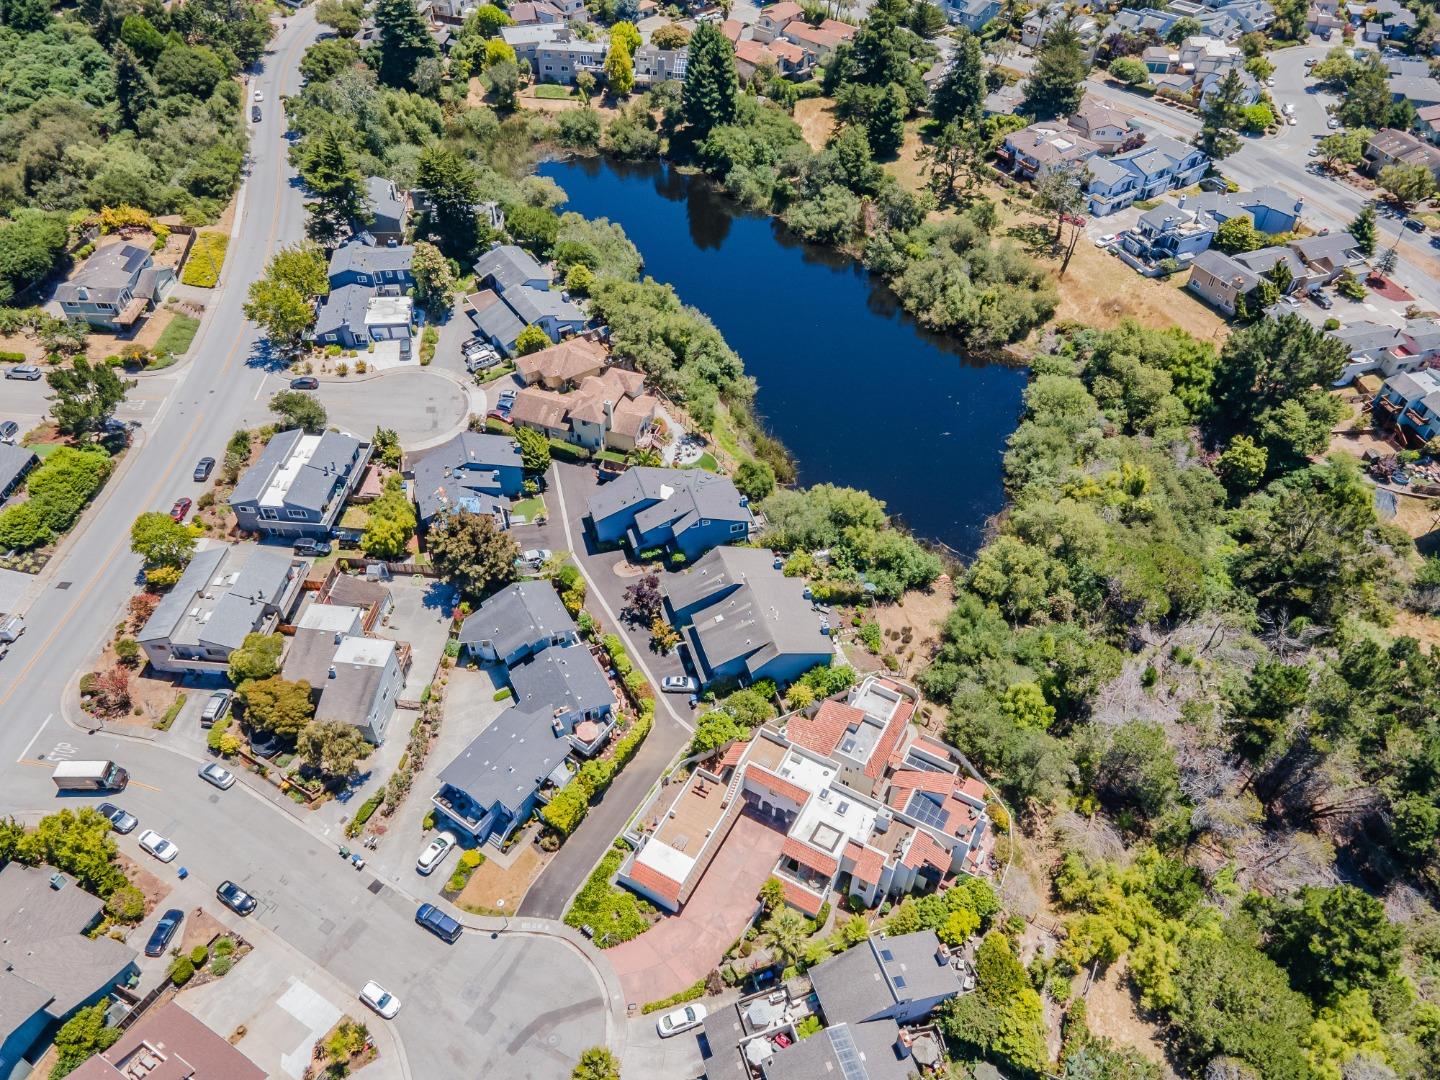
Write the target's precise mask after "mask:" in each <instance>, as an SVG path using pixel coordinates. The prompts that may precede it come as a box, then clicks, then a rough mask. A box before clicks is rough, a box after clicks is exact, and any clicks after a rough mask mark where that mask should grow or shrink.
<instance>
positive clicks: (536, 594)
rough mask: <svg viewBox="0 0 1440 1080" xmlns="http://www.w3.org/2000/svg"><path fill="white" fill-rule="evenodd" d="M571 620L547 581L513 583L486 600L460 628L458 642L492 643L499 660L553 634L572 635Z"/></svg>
mask: <svg viewBox="0 0 1440 1080" xmlns="http://www.w3.org/2000/svg"><path fill="white" fill-rule="evenodd" d="M574 632H575V620H574V619H572V618H570V613H569V612H568V611H566V610H565V605H564V604H562V603H561V602H560V597H559V595H557V594H556V592H555V588H554V586H552V585H551V584H550V583H549V582H548V581H533V580H532V581H517V582H515V583H514V584H513V585H507V586H505V588H503V589H501V590H500V591H499V592H497V593H496V594H495V595H494V596H492V597H490V599H488V600H486V601H485V602H484V603H483V604H481V605H480V606H479V607H478V608H476V609H475V612H474V613H473V614H472V615H471V616H470V617H469V618H468V619H466V620H465V622H464V623H463V624H462V625H461V627H460V643H461V644H462V645H472V646H473V645H476V644H478V643H479V642H480V641H481V640H482V639H483V640H488V641H490V642H493V644H494V646H495V651H496V653H497V654H498V655H499V656H500V657H501V658H502V659H503V658H504V657H507V656H509V655H510V654H511V653H513V652H515V651H516V650H517V649H519V648H521V647H522V646H525V645H533V644H536V643H538V642H542V641H546V640H548V639H549V638H550V637H552V636H553V635H555V634H573V633H574Z"/></svg>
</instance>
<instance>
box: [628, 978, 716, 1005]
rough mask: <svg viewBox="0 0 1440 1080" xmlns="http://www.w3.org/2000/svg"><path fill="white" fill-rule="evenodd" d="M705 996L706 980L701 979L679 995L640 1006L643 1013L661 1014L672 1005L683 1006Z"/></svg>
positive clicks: (672, 995)
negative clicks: (660, 1012)
mask: <svg viewBox="0 0 1440 1080" xmlns="http://www.w3.org/2000/svg"><path fill="white" fill-rule="evenodd" d="M704 996H705V980H704V979H701V980H700V981H699V982H697V983H696V984H695V985H694V986H687V987H686V988H685V989H684V990H681V991H680V992H679V993H678V994H671V995H670V996H669V997H668V998H661V999H660V1000H659V1001H647V1002H646V1003H645V1004H644V1005H642V1006H640V1011H641V1012H642V1013H652V1012H659V1011H660V1010H661V1009H668V1008H670V1006H672V1005H683V1004H685V1002H687V1001H694V1000H695V999H696V998H700V997H704Z"/></svg>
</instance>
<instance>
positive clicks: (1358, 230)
mask: <svg viewBox="0 0 1440 1080" xmlns="http://www.w3.org/2000/svg"><path fill="white" fill-rule="evenodd" d="M1350 235H1351V236H1353V237H1354V238H1355V248H1356V250H1357V251H1359V252H1360V254H1361V255H1364V256H1365V257H1366V258H1367V259H1368V258H1370V257H1371V256H1372V255H1374V254H1375V240H1376V237H1377V236H1378V233H1377V231H1376V228H1375V204H1374V203H1373V202H1367V203H1366V204H1365V205H1364V206H1362V207H1361V208H1360V213H1358V214H1356V215H1355V220H1354V221H1352V222H1351V223H1350Z"/></svg>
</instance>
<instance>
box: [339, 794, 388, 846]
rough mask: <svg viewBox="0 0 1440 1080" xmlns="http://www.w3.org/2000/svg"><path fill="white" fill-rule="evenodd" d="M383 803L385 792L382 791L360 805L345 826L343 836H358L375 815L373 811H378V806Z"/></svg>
mask: <svg viewBox="0 0 1440 1080" xmlns="http://www.w3.org/2000/svg"><path fill="white" fill-rule="evenodd" d="M384 801H385V792H384V790H383V789H382V790H380V791H377V792H376V793H375V794H374V795H371V796H370V797H369V798H368V799H366V800H365V801H364V802H363V803H361V804H360V809H359V810H356V811H355V817H354V819H353V820H352V821H351V822H350V824H349V825H346V826H345V835H346V836H359V835H360V830H361V829H363V828H364V827H365V823H366V822H367V821H369V820H370V819H371V818H372V817H373V816H374V815H375V811H376V810H378V809H380V804H381V803H382V802H384Z"/></svg>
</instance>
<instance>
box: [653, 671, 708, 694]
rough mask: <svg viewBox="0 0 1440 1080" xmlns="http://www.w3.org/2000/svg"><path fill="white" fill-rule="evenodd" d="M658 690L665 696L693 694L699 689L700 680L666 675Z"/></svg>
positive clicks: (691, 676) (686, 676) (689, 676)
mask: <svg viewBox="0 0 1440 1080" xmlns="http://www.w3.org/2000/svg"><path fill="white" fill-rule="evenodd" d="M660 689H661V690H663V691H665V693H667V694H693V693H695V691H697V690H699V689H700V680H699V679H697V678H695V677H694V676H693V675H666V676H665V678H663V679H661V680H660Z"/></svg>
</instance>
